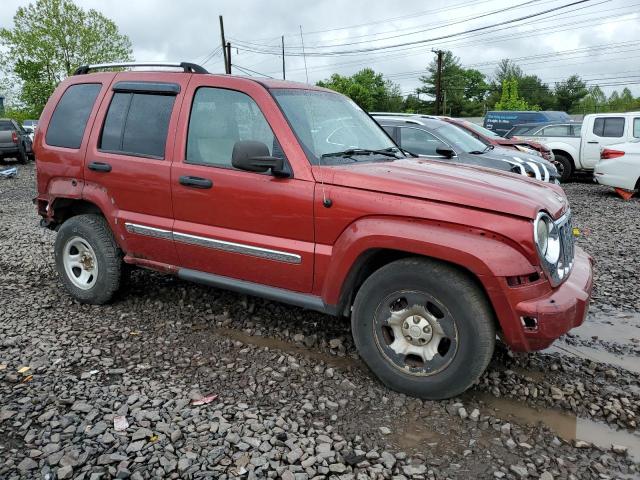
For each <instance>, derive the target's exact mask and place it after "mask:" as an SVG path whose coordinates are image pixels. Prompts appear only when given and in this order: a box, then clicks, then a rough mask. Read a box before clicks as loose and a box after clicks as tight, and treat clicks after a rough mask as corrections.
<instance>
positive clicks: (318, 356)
mask: <svg viewBox="0 0 640 480" xmlns="http://www.w3.org/2000/svg"><path fill="white" fill-rule="evenodd" d="M213 331H214V332H215V333H216V334H218V335H221V336H223V337H227V338H229V339H231V340H235V341H239V342H242V343H247V344H249V345H255V346H257V347H260V348H268V349H270V350H280V351H282V352H285V353H290V354H297V355H302V356H304V357H307V358H308V359H310V360H314V361H317V362H323V363H325V364H327V365H329V366H331V367H335V368H340V369H344V370H349V369H354V370H362V371H364V372H368V370H367V367H366V366H365V364H364V363H363V362H362V361H361V360H359V359H356V358H353V357H338V356H334V355H330V354H328V353H324V352H320V351H316V350H311V349H309V348H304V347H301V346H298V345H296V344H294V343H291V342H286V341H284V340H280V339H277V338H272V337H262V336H258V335H251V334H249V333H247V332H244V331H242V330H235V329H233V328H216V329H215V330H213Z"/></svg>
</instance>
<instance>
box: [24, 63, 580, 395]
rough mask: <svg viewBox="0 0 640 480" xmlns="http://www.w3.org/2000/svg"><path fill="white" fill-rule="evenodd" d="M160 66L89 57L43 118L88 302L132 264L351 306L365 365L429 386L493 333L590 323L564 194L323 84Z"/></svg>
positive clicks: (467, 373)
mask: <svg viewBox="0 0 640 480" xmlns="http://www.w3.org/2000/svg"><path fill="white" fill-rule="evenodd" d="M164 66H165V67H168V66H171V67H180V70H179V71H166V69H165V71H157V70H156V71H131V70H129V71H126V70H125V71H123V70H122V67H131V65H129V64H117V65H99V66H86V67H81V68H79V69H78V71H77V72H76V74H75V75H73V76H71V77H70V78H68V79H66V80H65V81H63V82H62V83H61V84H60V85H59V86H58V88H57V89H56V91H55V92H54V94H53V95H52V96H51V98H50V99H49V102H48V103H47V106H46V108H45V110H44V112H43V114H42V116H41V119H40V125H39V128H38V131H37V133H36V138H35V148H36V158H37V174H38V175H37V178H38V196H37V198H36V203H37V208H38V213H39V214H40V215H41V216H42V225H44V226H46V227H48V228H51V229H55V230H56V231H57V236H56V241H55V264H56V267H57V270H58V273H59V276H60V279H61V281H62V283H63V284H64V286H65V287H66V289H67V290H68V291H69V292H70V294H71V295H72V296H73V297H75V298H76V299H77V300H79V301H80V302H86V303H92V304H103V303H105V302H108V301H109V300H110V299H111V298H112V296H113V294H114V293H115V292H116V291H117V290H118V288H119V287H120V284H121V283H120V280H121V275H122V272H123V265H124V264H128V265H136V266H140V267H145V268H150V269H154V270H157V271H160V272H163V273H166V274H172V275H176V276H178V277H179V278H182V279H185V280H191V281H194V282H199V283H203V284H206V285H210V286H213V287H219V288H225V289H230V290H235V291H238V292H242V293H245V294H250V295H256V296H261V297H265V298H268V299H272V300H277V301H282V302H286V303H289V304H292V305H297V306H299V307H303V308H307V309H311V310H317V311H320V312H324V313H327V314H330V315H336V316H345V317H350V319H351V326H352V332H353V337H354V340H355V343H356V346H357V348H358V351H359V353H360V355H361V356H362V358H363V359H364V361H365V362H366V363H367V364H368V366H369V367H370V368H371V370H372V371H373V372H374V373H375V374H376V375H377V376H378V377H379V378H380V379H381V380H382V381H383V382H384V383H385V384H386V385H388V386H389V387H391V388H393V389H395V390H398V391H401V392H405V393H408V394H412V395H416V396H419V397H423V398H431V399H436V398H446V397H451V396H454V395H457V394H459V393H461V392H463V391H464V390H465V389H466V388H468V387H469V386H470V385H472V384H473V383H474V382H475V381H476V380H477V379H478V378H479V376H480V375H481V374H482V372H483V371H484V370H485V368H486V366H487V364H488V363H489V360H490V359H491V356H492V353H493V349H494V343H495V341H496V335H500V336H501V337H502V338H504V340H505V342H506V343H507V344H509V345H510V346H511V348H513V349H514V350H519V351H523V350H525V351H528V350H536V349H541V348H545V347H547V346H548V345H550V344H551V343H552V342H553V341H554V339H556V338H558V337H559V336H560V335H562V334H563V333H565V332H567V331H568V330H569V329H571V328H572V327H575V326H577V325H579V324H581V323H582V321H583V319H584V317H585V314H586V310H587V306H588V303H589V296H590V291H591V284H592V272H591V260H590V257H589V256H588V255H586V254H585V253H584V252H583V251H582V250H581V249H579V248H577V247H574V239H573V236H572V227H571V212H570V210H569V205H568V203H567V199H566V197H565V195H564V193H563V191H562V189H561V188H560V187H558V186H555V185H550V184H545V183H542V182H537V181H534V180H530V179H528V178H525V177H523V176H521V175H516V174H512V173H507V172H496V171H494V170H487V169H483V168H479V167H469V166H463V165H454V164H450V163H447V162H443V161H437V160H425V159H421V158H411V157H409V156H406V155H405V154H404V153H403V152H402V151H401V150H400V149H399V148H398V147H397V146H396V145H395V144H394V143H393V142H392V141H391V139H390V138H389V137H388V136H387V135H386V134H385V132H384V130H382V128H380V127H379V126H378V125H377V124H376V123H375V122H374V121H373V120H372V119H371V118H370V117H369V116H368V115H367V114H366V113H365V112H363V111H362V110H361V109H360V108H359V107H358V106H356V104H355V103H354V102H353V101H351V100H349V99H348V98H347V97H344V96H342V95H340V94H338V93H335V92H332V91H330V90H325V89H322V88H317V87H312V86H309V85H302V84H298V83H293V82H285V81H279V80H263V79H256V78H242V77H233V76H230V75H212V74H208V73H207V72H206V71H205V70H204V69H203V68H202V67H199V66H197V65H193V64H187V63H182V64H167V65H164ZM109 67H118V69H119V71H102V72H96V73H90V72H91V71H95V70H105V69H108V68H109ZM112 70H113V69H112Z"/></svg>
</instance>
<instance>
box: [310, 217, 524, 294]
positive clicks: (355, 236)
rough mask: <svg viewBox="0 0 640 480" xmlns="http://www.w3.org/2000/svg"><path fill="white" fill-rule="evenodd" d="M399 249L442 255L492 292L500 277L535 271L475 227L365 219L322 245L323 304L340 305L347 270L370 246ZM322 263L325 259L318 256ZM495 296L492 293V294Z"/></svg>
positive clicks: (503, 241)
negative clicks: (469, 273) (324, 266)
mask: <svg viewBox="0 0 640 480" xmlns="http://www.w3.org/2000/svg"><path fill="white" fill-rule="evenodd" d="M379 249H386V250H395V251H401V252H406V253H410V254H415V255H421V256H426V257H431V258H435V259H439V260H442V261H445V262H449V263H452V264H454V265H458V266H460V267H462V268H464V269H466V270H468V271H470V272H471V273H473V274H474V275H475V276H476V277H477V278H478V279H479V280H480V282H481V283H482V284H483V286H484V288H485V290H486V291H487V292H488V293H489V292H492V291H495V289H496V279H497V277H506V276H516V275H528V274H531V273H534V272H536V268H535V266H533V265H532V264H531V262H530V261H529V260H527V258H526V256H525V255H524V253H523V252H520V251H518V250H517V249H516V248H515V247H514V246H513V245H510V244H509V242H508V240H507V239H505V238H504V237H501V236H499V235H497V234H494V233H491V232H486V231H482V230H480V229H477V228H469V227H463V226H460V225H455V224H448V223H443V222H433V221H425V220H414V219H407V218H397V217H367V218H364V219H360V220H357V221H355V222H354V223H352V224H351V225H350V226H349V227H348V228H346V229H345V230H344V231H343V233H342V234H341V235H340V237H339V238H338V239H337V241H336V242H335V244H334V245H333V247H330V248H327V249H319V251H318V254H319V256H320V257H322V256H327V255H328V258H325V261H326V262H327V263H326V268H320V269H319V270H320V271H324V272H325V274H324V281H323V282H322V289H321V296H322V298H323V300H324V301H325V303H327V304H330V305H338V304H339V303H340V299H341V293H342V290H343V286H344V285H345V281H346V279H347V276H348V275H349V272H350V271H351V269H352V267H353V266H354V265H358V259H359V258H360V257H361V256H362V255H366V254H367V252H370V251H372V250H379ZM318 263H319V264H320V265H322V263H323V261H322V258H318ZM490 296H491V295H490Z"/></svg>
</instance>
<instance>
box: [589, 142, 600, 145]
mask: <svg viewBox="0 0 640 480" xmlns="http://www.w3.org/2000/svg"><path fill="white" fill-rule="evenodd" d="M587 143H592V144H594V143H595V144H596V145H597V144H598V142H587Z"/></svg>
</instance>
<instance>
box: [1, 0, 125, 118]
mask: <svg viewBox="0 0 640 480" xmlns="http://www.w3.org/2000/svg"><path fill="white" fill-rule="evenodd" d="M0 45H2V47H4V48H3V50H4V54H3V55H2V57H0V69H1V70H2V71H3V73H4V75H5V76H6V77H7V78H13V79H15V80H16V81H17V82H18V83H19V84H20V88H19V93H18V95H17V100H18V101H19V102H20V103H22V104H23V106H24V107H25V108H26V109H27V110H29V111H32V112H33V113H34V114H38V115H39V114H40V112H41V111H42V109H43V108H44V105H45V103H46V101H47V99H48V98H49V95H51V93H52V92H53V90H54V88H55V87H56V85H57V84H58V83H59V82H60V81H61V80H63V79H64V78H65V77H66V76H68V75H69V74H71V73H72V72H73V71H74V70H75V69H76V68H77V67H79V66H80V65H83V64H90V63H104V62H116V61H129V60H132V49H131V42H130V40H129V38H128V37H127V36H126V35H123V34H121V33H120V32H119V31H118V27H117V26H116V24H115V23H114V22H113V21H111V20H109V19H108V18H107V17H105V16H104V15H103V14H101V13H100V12H98V11H96V10H93V9H90V10H83V9H82V8H80V7H78V6H77V5H76V4H75V3H73V1H72V0H36V2H35V3H31V4H29V5H28V6H26V7H19V8H18V10H17V11H16V13H15V15H14V17H13V27H12V28H2V29H0Z"/></svg>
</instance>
